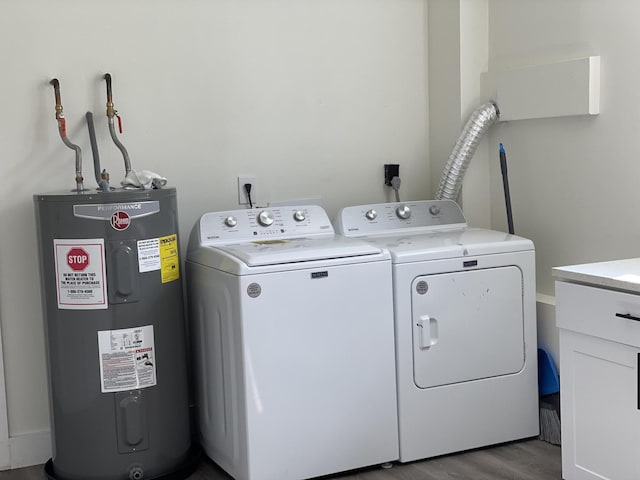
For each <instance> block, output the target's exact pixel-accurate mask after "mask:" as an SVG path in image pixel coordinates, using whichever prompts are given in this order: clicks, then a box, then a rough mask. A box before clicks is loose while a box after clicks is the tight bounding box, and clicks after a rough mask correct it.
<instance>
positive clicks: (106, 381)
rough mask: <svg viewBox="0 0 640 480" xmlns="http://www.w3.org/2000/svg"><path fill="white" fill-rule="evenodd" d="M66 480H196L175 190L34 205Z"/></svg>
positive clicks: (38, 198)
mask: <svg viewBox="0 0 640 480" xmlns="http://www.w3.org/2000/svg"><path fill="white" fill-rule="evenodd" d="M34 201H35V206H36V216H37V225H38V237H39V250H40V267H41V283H42V295H43V305H44V321H45V333H46V340H47V342H46V343H47V349H48V373H49V375H48V378H49V392H50V406H51V423H52V425H51V433H52V442H53V445H52V446H53V456H52V458H51V460H49V462H47V464H46V466H45V474H46V476H47V478H50V479H56V480H121V479H122V480H126V479H131V480H145V479H169V478H171V479H180V478H186V477H188V476H189V475H190V474H191V473H192V472H193V470H194V469H195V467H196V465H197V453H196V452H195V448H192V443H191V442H192V437H191V425H190V413H189V401H188V397H189V395H188V382H187V360H186V358H187V356H186V341H185V330H184V328H185V325H184V312H183V299H182V285H181V278H180V260H179V247H178V236H177V232H178V216H177V202H176V191H175V189H173V188H164V189H161V190H131V191H127V190H121V191H117V192H106V193H97V192H95V191H94V192H88V191H87V192H83V193H72V194H70V193H63V194H46V195H35V196H34Z"/></svg>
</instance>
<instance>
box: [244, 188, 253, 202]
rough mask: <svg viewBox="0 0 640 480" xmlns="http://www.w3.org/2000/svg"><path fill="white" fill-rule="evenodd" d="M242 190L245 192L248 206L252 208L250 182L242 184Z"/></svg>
mask: <svg viewBox="0 0 640 480" xmlns="http://www.w3.org/2000/svg"><path fill="white" fill-rule="evenodd" d="M244 191H245V192H247V200H249V208H253V202H252V201H251V184H250V183H245V184H244Z"/></svg>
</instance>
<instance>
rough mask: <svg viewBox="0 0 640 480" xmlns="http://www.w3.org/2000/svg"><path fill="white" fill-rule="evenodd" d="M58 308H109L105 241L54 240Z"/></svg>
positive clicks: (86, 239)
mask: <svg viewBox="0 0 640 480" xmlns="http://www.w3.org/2000/svg"><path fill="white" fill-rule="evenodd" d="M53 250H54V256H55V267H56V290H57V296H58V308H59V309H63V310H96V309H101V308H102V309H104V308H108V306H109V305H108V302H107V295H106V293H107V283H106V280H105V279H106V269H105V256H104V239H102V238H93V239H89V238H83V239H68V240H63V239H54V240H53Z"/></svg>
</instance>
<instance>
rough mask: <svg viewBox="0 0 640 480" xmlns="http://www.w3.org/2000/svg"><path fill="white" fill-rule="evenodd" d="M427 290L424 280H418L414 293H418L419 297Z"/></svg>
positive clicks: (427, 286)
mask: <svg viewBox="0 0 640 480" xmlns="http://www.w3.org/2000/svg"><path fill="white" fill-rule="evenodd" d="M428 290H429V285H427V282H425V281H424V280H420V281H419V282H418V284H417V285H416V292H418V293H419V294H420V295H424V294H425V293H427V291H428Z"/></svg>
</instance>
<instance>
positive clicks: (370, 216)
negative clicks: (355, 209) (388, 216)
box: [364, 209, 378, 220]
mask: <svg viewBox="0 0 640 480" xmlns="http://www.w3.org/2000/svg"><path fill="white" fill-rule="evenodd" d="M364 216H365V217H367V220H375V219H376V217H377V216H378V212H376V211H375V210H373V209H371V210H368V211H367V213H365V214H364Z"/></svg>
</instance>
